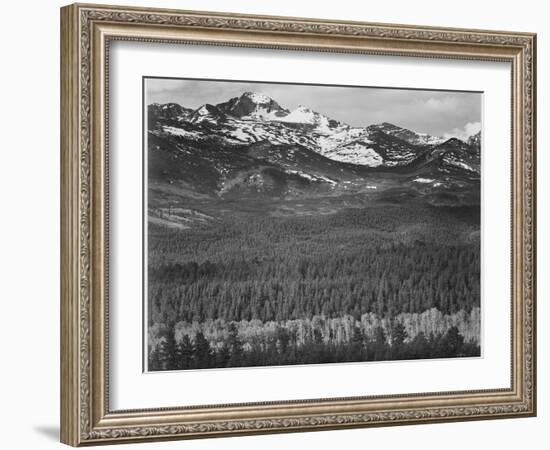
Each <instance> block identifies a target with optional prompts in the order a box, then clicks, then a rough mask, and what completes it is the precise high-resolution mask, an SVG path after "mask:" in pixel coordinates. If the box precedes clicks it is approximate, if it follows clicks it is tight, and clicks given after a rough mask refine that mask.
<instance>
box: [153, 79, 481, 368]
mask: <svg viewBox="0 0 550 450" xmlns="http://www.w3.org/2000/svg"><path fill="white" fill-rule="evenodd" d="M482 99H483V93H482V92H471V91H442V90H420V89H411V88H387V87H369V86H335V85H309V84H291V83H267V82H254V81H230V80H205V79H179V78H157V77H144V78H143V108H144V146H143V147H144V148H143V152H144V154H143V161H144V173H143V189H144V205H143V212H144V231H143V234H144V236H143V241H144V249H143V261H144V286H143V297H144V303H145V304H144V311H145V317H144V334H145V338H144V345H145V347H146V348H145V349H144V353H145V355H146V357H145V358H144V359H145V361H144V366H145V370H146V371H148V372H155V371H167V370H187V369H209V368H229V367H254V366H283V365H296V364H322V363H350V362H373V361H390V360H418V359H434V358H471V357H479V356H480V355H481V351H482V345H481V344H482V342H481V331H480V330H481V326H482V323H481V317H482V314H481V293H480V284H481V274H480V267H481V247H480V242H481V209H480V200H481V181H480V179H481V154H482Z"/></svg>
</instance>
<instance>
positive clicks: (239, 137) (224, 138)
mask: <svg viewBox="0 0 550 450" xmlns="http://www.w3.org/2000/svg"><path fill="white" fill-rule="evenodd" d="M148 145H149V149H150V153H149V159H150V161H149V168H150V171H151V173H152V174H153V178H155V179H158V180H159V182H161V180H165V179H169V180H172V181H170V182H174V180H180V182H183V183H184V185H182V186H188V185H190V184H193V185H194V186H202V188H201V189H202V191H203V192H216V193H217V195H223V196H231V195H233V194H232V193H233V192H236V191H235V190H236V189H237V190H239V192H241V194H242V190H243V189H244V190H245V191H246V192H250V193H255V195H256V194H260V193H262V192H263V193H265V195H270V196H288V195H294V196H296V195H297V196H300V195H302V194H300V193H301V192H304V189H305V190H311V189H312V187H314V188H315V191H316V192H325V191H327V192H337V191H339V190H344V191H345V190H349V189H358V190H362V189H375V188H376V186H374V185H372V184H369V183H366V182H365V180H366V179H367V178H369V177H370V178H372V177H375V174H378V173H380V174H386V175H380V176H381V177H386V178H387V177H388V176H390V175H388V174H395V176H399V177H401V178H400V179H403V180H405V181H407V180H408V181H407V182H409V183H412V185H413V186H416V189H435V188H437V189H440V188H443V187H445V186H452V185H463V183H464V182H468V183H469V182H471V181H472V180H473V181H475V180H478V179H479V168H480V134H479V133H478V134H477V135H475V136H472V137H471V138H470V139H468V142H463V141H460V140H458V139H455V138H453V139H449V140H445V139H444V138H441V137H436V136H430V135H427V134H423V133H417V132H415V131H412V130H408V129H405V128H402V127H398V126H396V125H393V124H390V123H381V124H375V125H370V126H366V127H353V126H350V125H348V124H345V123H342V122H339V121H337V120H334V119H332V118H330V117H328V116H326V115H324V114H322V113H319V112H317V111H313V110H312V109H310V108H308V107H306V106H299V107H298V108H296V109H294V110H289V109H286V108H284V107H283V106H281V105H280V104H279V103H278V102H276V101H275V100H273V99H272V98H270V97H268V96H266V95H263V94H257V93H252V92H245V93H244V94H242V95H241V96H240V97H234V98H231V99H229V100H228V101H226V102H223V103H218V104H215V105H213V104H205V105H202V106H200V107H199V108H197V109H195V110H192V109H189V108H185V107H183V106H180V105H177V104H175V103H168V104H165V105H160V104H152V105H149V107H148ZM155 174H156V175H155ZM369 174H371V175H369ZM376 176H377V175H376ZM391 176H392V177H393V176H394V175H391ZM418 180H421V181H418ZM457 180H458V181H457ZM456 183H458V184H456Z"/></svg>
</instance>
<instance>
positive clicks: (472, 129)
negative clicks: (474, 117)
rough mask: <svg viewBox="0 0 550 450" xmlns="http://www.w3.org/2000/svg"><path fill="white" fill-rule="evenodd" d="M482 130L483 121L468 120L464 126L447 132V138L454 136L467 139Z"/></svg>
mask: <svg viewBox="0 0 550 450" xmlns="http://www.w3.org/2000/svg"><path fill="white" fill-rule="evenodd" d="M480 130H481V122H468V123H467V124H466V125H464V128H455V129H453V130H452V131H451V132H450V133H445V136H444V137H445V139H450V138H452V137H455V138H458V139H461V140H463V141H466V140H467V139H468V138H469V137H470V136H472V135H473V134H476V133H477V132H478V131H480Z"/></svg>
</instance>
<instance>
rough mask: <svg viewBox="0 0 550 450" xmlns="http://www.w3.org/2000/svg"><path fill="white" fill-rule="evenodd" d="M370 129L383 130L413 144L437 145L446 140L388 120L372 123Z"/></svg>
mask: <svg viewBox="0 0 550 450" xmlns="http://www.w3.org/2000/svg"><path fill="white" fill-rule="evenodd" d="M369 129H373V130H379V131H382V132H383V133H385V134H389V135H390V136H395V137H397V138H399V139H401V140H403V141H405V142H408V143H409V144H412V145H437V144H441V143H442V142H444V141H445V138H442V137H439V136H430V135H429V134H426V133H416V132H414V131H411V130H408V129H406V128H401V127H398V126H396V125H394V124H392V123H388V122H383V123H379V124H376V125H371V126H370V127H369Z"/></svg>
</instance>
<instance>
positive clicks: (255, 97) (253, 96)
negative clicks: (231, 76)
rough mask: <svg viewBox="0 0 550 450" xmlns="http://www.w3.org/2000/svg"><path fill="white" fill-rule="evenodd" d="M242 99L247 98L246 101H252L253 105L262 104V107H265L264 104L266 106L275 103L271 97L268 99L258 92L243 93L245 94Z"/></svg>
mask: <svg viewBox="0 0 550 450" xmlns="http://www.w3.org/2000/svg"><path fill="white" fill-rule="evenodd" d="M240 98H241V99H243V98H246V99H248V100H250V101H252V102H253V103H256V104H260V105H263V104H266V103H271V102H273V101H274V100H273V99H272V98H271V97H268V96H267V95H265V94H261V93H258V92H252V91H246V92H243V94H242V95H241V97H240Z"/></svg>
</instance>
